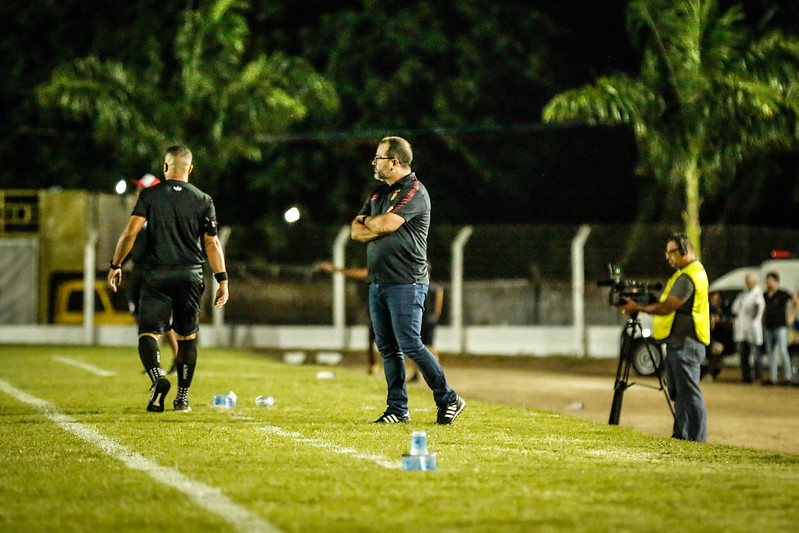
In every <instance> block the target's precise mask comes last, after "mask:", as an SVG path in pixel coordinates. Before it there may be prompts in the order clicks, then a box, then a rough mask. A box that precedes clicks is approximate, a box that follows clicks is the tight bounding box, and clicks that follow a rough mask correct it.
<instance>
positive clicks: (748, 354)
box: [732, 274, 766, 383]
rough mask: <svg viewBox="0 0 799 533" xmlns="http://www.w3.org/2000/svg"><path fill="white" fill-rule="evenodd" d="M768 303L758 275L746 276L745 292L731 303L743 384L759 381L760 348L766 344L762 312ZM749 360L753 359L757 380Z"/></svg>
mask: <svg viewBox="0 0 799 533" xmlns="http://www.w3.org/2000/svg"><path fill="white" fill-rule="evenodd" d="M765 307H766V302H765V301H764V299H763V289H761V288H760V287H759V286H758V284H757V276H756V275H754V274H747V275H746V290H745V291H743V292H741V293H740V294H739V295H738V296H736V298H735V301H733V302H732V314H733V315H735V320H734V322H733V340H734V341H735V342H736V343H737V344H738V355H739V356H740V358H741V378H742V380H743V382H744V383H752V381H760V379H761V377H762V374H763V372H762V362H761V360H760V346H761V345H762V344H763V310H764V309H765ZM750 359H754V366H755V368H754V370H755V373H754V378H753V376H752V365H751V362H750Z"/></svg>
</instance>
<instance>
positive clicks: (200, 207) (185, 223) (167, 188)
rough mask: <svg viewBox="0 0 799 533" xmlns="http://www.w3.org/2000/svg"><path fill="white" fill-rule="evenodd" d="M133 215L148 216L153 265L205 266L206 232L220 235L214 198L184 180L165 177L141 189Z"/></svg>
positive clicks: (148, 250) (149, 253) (151, 265)
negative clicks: (204, 236)
mask: <svg viewBox="0 0 799 533" xmlns="http://www.w3.org/2000/svg"><path fill="white" fill-rule="evenodd" d="M133 215H134V216H140V217H144V218H146V219H147V255H148V257H149V258H150V261H149V264H148V267H152V268H158V267H197V266H201V265H202V264H203V263H204V262H205V254H204V252H203V235H205V234H208V235H216V234H217V227H216V210H215V209H214V201H213V200H212V199H211V197H210V196H208V195H207V194H205V193H204V192H202V191H201V190H200V189H198V188H197V187H195V186H194V185H191V184H190V183H186V182H183V181H177V180H165V181H162V182H161V183H159V184H158V185H154V186H152V187H148V188H147V189H144V190H143V191H141V193H140V194H139V199H138V201H137V202H136V205H135V206H134V207H133Z"/></svg>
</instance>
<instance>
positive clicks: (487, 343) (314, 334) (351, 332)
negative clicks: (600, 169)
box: [0, 325, 621, 358]
mask: <svg viewBox="0 0 799 533" xmlns="http://www.w3.org/2000/svg"><path fill="white" fill-rule="evenodd" d="M620 333H621V328H620V327H618V326H589V327H588V328H587V337H588V338H587V343H588V350H587V353H588V355H589V357H597V358H605V357H616V356H618V353H619V335H620ZM337 337H338V333H337V331H336V329H335V328H333V327H331V326H263V325H222V326H213V325H208V326H205V327H204V328H202V329H201V330H200V335H199V341H200V346H203V347H234V348H237V347H240V348H268V349H278V350H366V347H367V342H368V330H367V328H366V327H365V326H351V327H348V328H346V330H345V332H344V338H343V339H340V338H337ZM462 342H463V348H464V349H463V350H461V349H460V345H461V343H460V342H459V339H457V338H456V332H455V331H454V329H453V328H450V327H447V326H440V327H439V328H438V329H437V342H436V344H437V347H438V350H439V351H440V352H441V353H447V354H450V353H451V354H458V353H460V354H462V355H465V356H469V355H503V356H550V355H566V356H576V354H578V353H580V346H579V342H580V338H579V335H577V334H576V332H575V330H574V328H572V327H568V326H534V327H527V326H467V327H465V328H463V341H462ZM0 344H67V345H98V346H130V347H131V348H133V347H135V346H136V344H137V332H136V327H135V326H98V327H96V328H94V329H93V330H91V331H88V332H87V330H85V329H84V328H83V327H82V326H56V325H25V326H19V325H14V326H0Z"/></svg>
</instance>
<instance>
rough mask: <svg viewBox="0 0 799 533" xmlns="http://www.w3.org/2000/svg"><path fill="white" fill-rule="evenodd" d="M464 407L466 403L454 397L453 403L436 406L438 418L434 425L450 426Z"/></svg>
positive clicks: (458, 397)
mask: <svg viewBox="0 0 799 533" xmlns="http://www.w3.org/2000/svg"><path fill="white" fill-rule="evenodd" d="M464 407H466V402H465V401H464V400H463V398H461V397H460V396H455V401H454V402H450V403H448V404H446V405H439V406H438V417H437V418H436V424H452V422H453V421H454V420H455V417H457V416H458V415H459V414H461V411H463V408H464Z"/></svg>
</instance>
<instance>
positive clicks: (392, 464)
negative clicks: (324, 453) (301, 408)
mask: <svg viewBox="0 0 799 533" xmlns="http://www.w3.org/2000/svg"><path fill="white" fill-rule="evenodd" d="M262 429H263V430H264V431H268V432H269V433H272V434H274V435H278V436H280V437H287V438H289V439H291V440H293V441H294V442H300V443H302V444H307V445H309V446H312V447H314V448H320V449H323V450H328V451H331V452H333V453H340V454H342V455H349V456H350V457H354V458H356V459H366V460H367V461H372V462H373V463H376V464H378V465H380V466H382V467H383V468H392V469H397V468H402V463H401V462H399V461H390V460H388V459H386V458H385V457H381V456H379V455H372V454H367V453H363V452H361V451H358V450H355V449H353V448H342V447H341V446H339V445H337V444H333V443H331V442H326V441H323V440H321V439H312V438H310V437H306V436H305V435H303V434H301V433H296V432H294V431H286V430H285V429H283V428H279V427H277V426H264V427H263V428H262Z"/></svg>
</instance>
